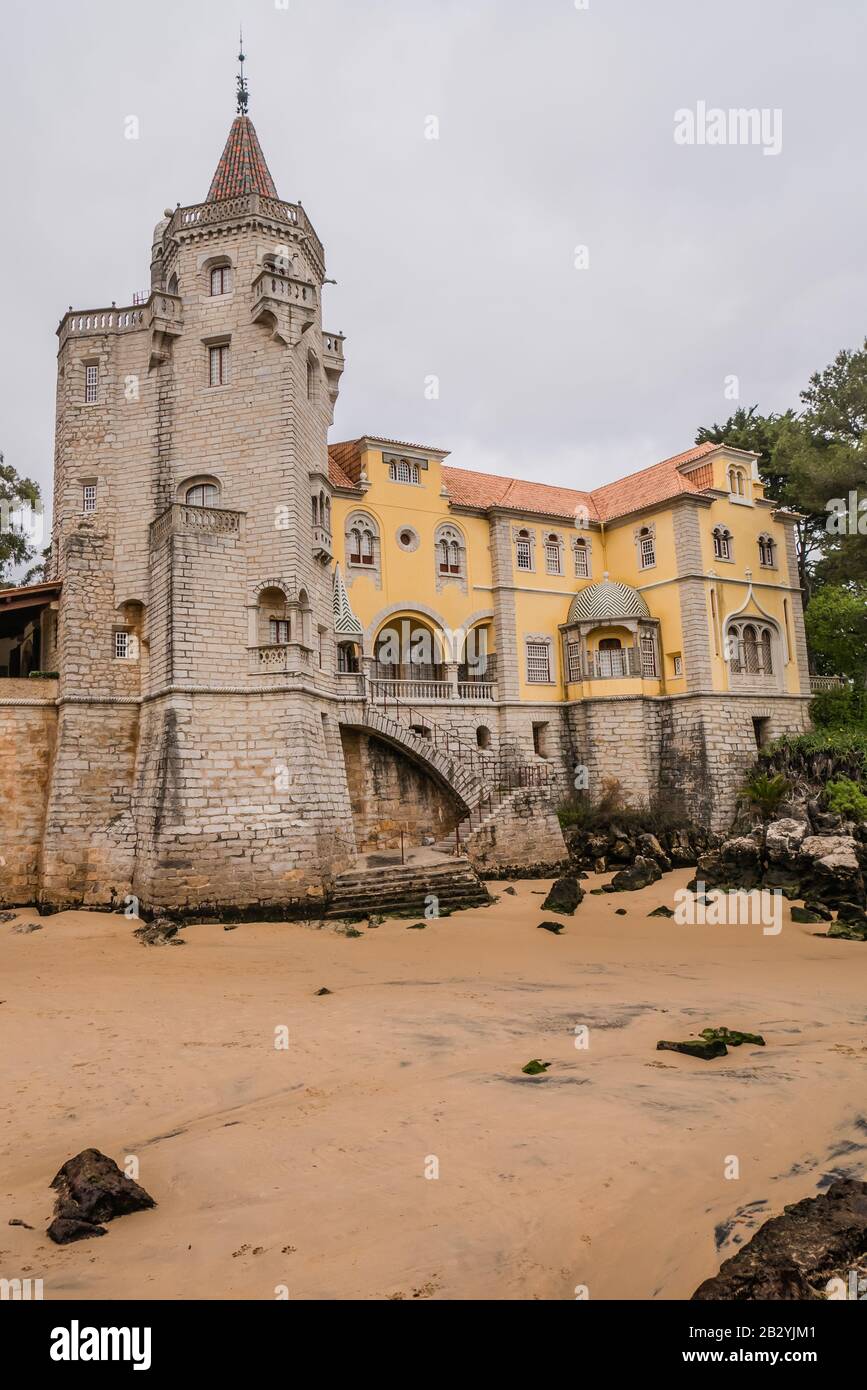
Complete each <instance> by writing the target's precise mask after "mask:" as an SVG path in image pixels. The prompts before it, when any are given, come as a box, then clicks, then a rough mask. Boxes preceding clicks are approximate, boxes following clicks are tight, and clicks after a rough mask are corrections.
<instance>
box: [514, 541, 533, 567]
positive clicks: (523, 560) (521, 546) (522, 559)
mask: <svg viewBox="0 0 867 1390" xmlns="http://www.w3.org/2000/svg"><path fill="white" fill-rule="evenodd" d="M515 563H516V564H517V566H518V569H519V570H531V569H532V568H533V548H532V546H531V545H530V542H529V541H528V540H522V539H521V538H520V537H519V538H518V540H517V541H516V542H515Z"/></svg>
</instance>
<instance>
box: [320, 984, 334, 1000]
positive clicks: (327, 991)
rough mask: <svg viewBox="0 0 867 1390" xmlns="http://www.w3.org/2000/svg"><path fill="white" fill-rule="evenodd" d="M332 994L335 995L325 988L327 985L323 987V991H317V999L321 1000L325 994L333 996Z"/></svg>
mask: <svg viewBox="0 0 867 1390" xmlns="http://www.w3.org/2000/svg"><path fill="white" fill-rule="evenodd" d="M331 993H333V991H332V990H330V989H326V988H325V985H323V986H322V988H321V989H317V991H316V998H317V999H321V998H322V995H323V994H331Z"/></svg>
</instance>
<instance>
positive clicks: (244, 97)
mask: <svg viewBox="0 0 867 1390" xmlns="http://www.w3.org/2000/svg"><path fill="white" fill-rule="evenodd" d="M240 38H241V43H240V50H239V53H238V62H239V63H240V64H241V71H240V72H239V73H238V76H237V77H236V79H235V81H236V83H237V87H238V115H239V116H246V114H247V103H248V101H249V100H250V94H249V92H248V91H247V79H246V77H245V76H244V59H245V57H246V54H245V53H244V31H243V29H242V30H240Z"/></svg>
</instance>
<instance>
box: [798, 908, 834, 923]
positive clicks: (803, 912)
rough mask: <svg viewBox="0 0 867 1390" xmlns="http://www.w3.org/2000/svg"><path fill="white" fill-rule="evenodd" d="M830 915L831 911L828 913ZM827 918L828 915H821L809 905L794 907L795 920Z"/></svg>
mask: <svg viewBox="0 0 867 1390" xmlns="http://www.w3.org/2000/svg"><path fill="white" fill-rule="evenodd" d="M828 916H830V913H829V914H828ZM827 920H828V918H827V917H822V916H820V915H819V913H818V912H814V911H812V909H811V908H809V907H793V908H792V921H793V922H826V921H827Z"/></svg>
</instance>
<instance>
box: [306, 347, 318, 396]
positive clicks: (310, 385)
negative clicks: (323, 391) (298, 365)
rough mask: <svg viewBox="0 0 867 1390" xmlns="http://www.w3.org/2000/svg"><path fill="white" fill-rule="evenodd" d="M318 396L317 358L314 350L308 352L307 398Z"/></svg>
mask: <svg viewBox="0 0 867 1390" xmlns="http://www.w3.org/2000/svg"><path fill="white" fill-rule="evenodd" d="M315 397H316V358H315V357H314V356H313V353H312V352H309V353H308V354H307V399H308V401H312V400H314V399H315Z"/></svg>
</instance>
